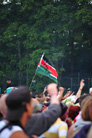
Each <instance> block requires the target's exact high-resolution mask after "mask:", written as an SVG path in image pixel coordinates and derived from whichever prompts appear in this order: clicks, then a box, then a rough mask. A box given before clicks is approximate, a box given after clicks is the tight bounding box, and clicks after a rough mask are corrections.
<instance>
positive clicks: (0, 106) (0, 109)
mask: <svg viewBox="0 0 92 138" xmlns="http://www.w3.org/2000/svg"><path fill="white" fill-rule="evenodd" d="M6 97H7V94H4V95H2V96H1V98H0V113H1V114H2V117H6V113H7V105H6V103H5V99H6Z"/></svg>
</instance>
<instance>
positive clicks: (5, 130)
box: [0, 79, 92, 138]
mask: <svg viewBox="0 0 92 138" xmlns="http://www.w3.org/2000/svg"><path fill="white" fill-rule="evenodd" d="M84 86H85V82H84V80H83V79H82V80H81V81H80V86H79V88H78V91H77V93H76V94H75V93H74V92H72V91H67V92H66V94H65V95H64V88H63V87H58V86H57V84H56V83H50V84H49V85H48V86H47V87H45V88H44V90H43V92H42V93H41V94H38V95H33V94H32V92H30V90H29V89H28V88H27V87H26V86H19V87H9V88H7V89H6V93H4V94H2V95H1V97H0V138H91V135H92V134H91V133H92V131H91V129H92V88H90V89H89V93H82V89H83V87H84ZM46 92H47V93H48V94H47V95H46Z"/></svg>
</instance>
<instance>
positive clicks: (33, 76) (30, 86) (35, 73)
mask: <svg viewBox="0 0 92 138" xmlns="http://www.w3.org/2000/svg"><path fill="white" fill-rule="evenodd" d="M35 76H36V73H35V74H34V76H33V78H32V81H33V80H34V78H35ZM32 81H31V83H30V86H29V90H30V89H31V85H32Z"/></svg>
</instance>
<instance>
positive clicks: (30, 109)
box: [27, 99, 33, 118]
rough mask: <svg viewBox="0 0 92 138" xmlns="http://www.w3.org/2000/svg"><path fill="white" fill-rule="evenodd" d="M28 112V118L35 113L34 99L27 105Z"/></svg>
mask: <svg viewBox="0 0 92 138" xmlns="http://www.w3.org/2000/svg"><path fill="white" fill-rule="evenodd" d="M27 111H28V117H29V118H30V117H31V116H32V113H33V104H32V99H31V100H30V102H29V103H27Z"/></svg>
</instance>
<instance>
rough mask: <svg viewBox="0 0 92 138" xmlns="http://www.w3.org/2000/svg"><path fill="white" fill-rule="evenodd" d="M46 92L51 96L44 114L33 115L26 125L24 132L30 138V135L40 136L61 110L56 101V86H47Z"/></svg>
mask: <svg viewBox="0 0 92 138" xmlns="http://www.w3.org/2000/svg"><path fill="white" fill-rule="evenodd" d="M47 91H48V94H49V95H50V96H51V100H50V106H49V107H48V109H47V110H46V111H45V112H42V113H39V114H34V115H33V116H32V118H31V119H30V120H29V121H28V123H27V125H26V132H27V134H28V136H30V138H31V135H38V136H39V135H41V134H42V133H43V132H45V131H46V130H47V129H49V127H50V126H51V125H52V124H53V123H54V122H55V121H56V119H57V118H58V117H59V116H60V115H61V110H62V108H61V106H60V103H59V101H58V99H57V84H55V83H52V84H49V85H48V88H47Z"/></svg>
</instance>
